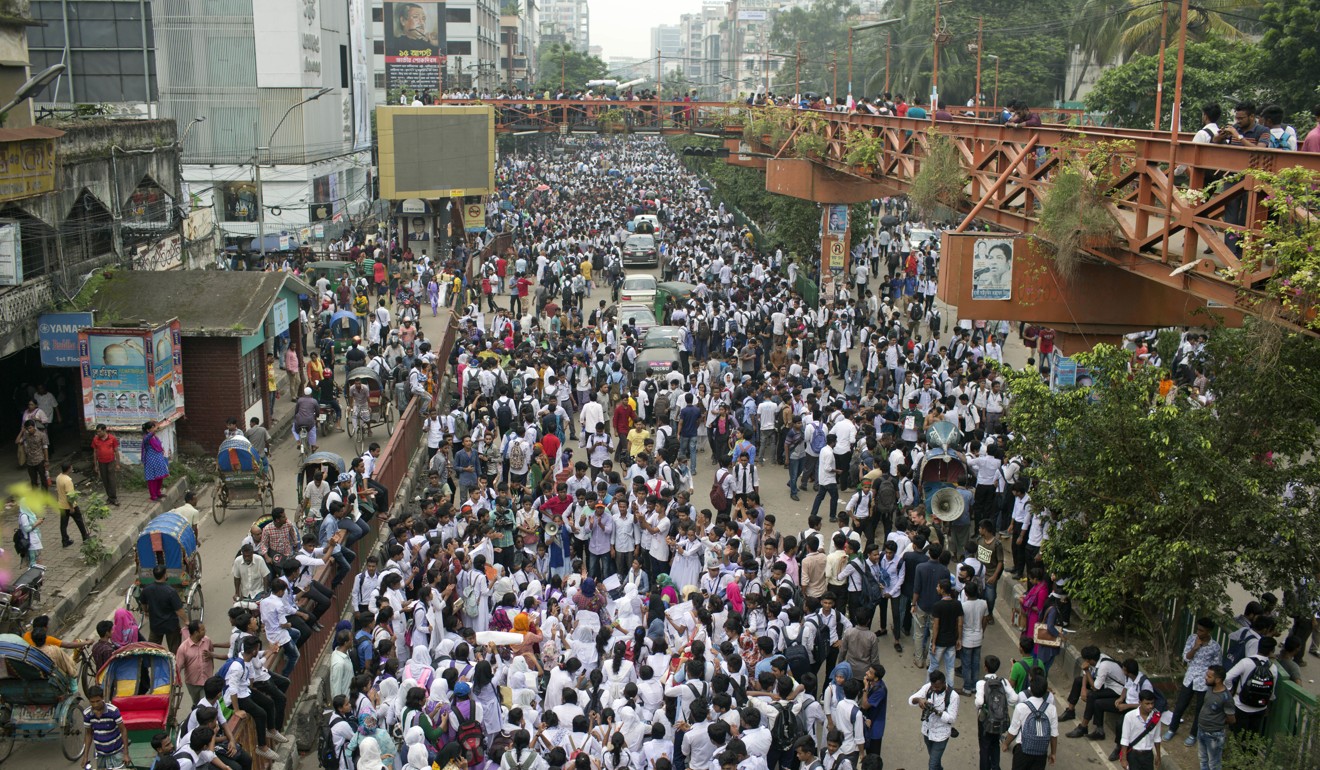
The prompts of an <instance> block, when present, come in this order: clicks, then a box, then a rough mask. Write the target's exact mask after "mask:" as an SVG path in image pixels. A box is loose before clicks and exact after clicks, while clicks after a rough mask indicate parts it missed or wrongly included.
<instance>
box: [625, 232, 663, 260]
mask: <svg viewBox="0 0 1320 770" xmlns="http://www.w3.org/2000/svg"><path fill="white" fill-rule="evenodd" d="M623 266H624V267H632V266H640V267H659V266H660V248H659V246H658V244H657V243H656V240H655V236H654V235H646V234H635V235H630V236H628V240H626V241H624V242H623Z"/></svg>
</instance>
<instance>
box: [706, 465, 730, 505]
mask: <svg viewBox="0 0 1320 770" xmlns="http://www.w3.org/2000/svg"><path fill="white" fill-rule="evenodd" d="M720 470H724V469H723V468H721V469H720ZM728 477H729V472H728V471H724V475H723V476H721V475H720V474H718V473H716V474H715V479H714V480H713V481H711V483H710V504H711V506H713V507H714V508H715V510H717V511H722V510H724V509H725V508H728V507H729V497H728V495H726V494H724V484H723V481H724V479H726V478H728Z"/></svg>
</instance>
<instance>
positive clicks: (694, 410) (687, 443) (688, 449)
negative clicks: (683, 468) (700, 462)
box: [678, 393, 701, 476]
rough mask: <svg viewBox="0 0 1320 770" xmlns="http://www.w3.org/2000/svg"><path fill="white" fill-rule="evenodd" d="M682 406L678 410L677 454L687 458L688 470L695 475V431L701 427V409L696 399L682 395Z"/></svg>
mask: <svg viewBox="0 0 1320 770" xmlns="http://www.w3.org/2000/svg"><path fill="white" fill-rule="evenodd" d="M683 402H684V406H683V408H682V409H680V410H678V454H679V456H680V457H686V458H688V468H689V469H691V471H692V475H693V476H696V475H697V430H698V429H699V428H700V427H701V407H699V406H697V405H696V397H695V396H693V395H692V394H691V393H685V394H683Z"/></svg>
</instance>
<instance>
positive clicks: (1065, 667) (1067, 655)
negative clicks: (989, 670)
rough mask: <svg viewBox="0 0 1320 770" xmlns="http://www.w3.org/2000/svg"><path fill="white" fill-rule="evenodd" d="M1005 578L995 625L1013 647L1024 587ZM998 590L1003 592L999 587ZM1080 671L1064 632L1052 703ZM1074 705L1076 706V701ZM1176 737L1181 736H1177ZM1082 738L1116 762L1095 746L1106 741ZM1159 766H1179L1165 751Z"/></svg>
mask: <svg viewBox="0 0 1320 770" xmlns="http://www.w3.org/2000/svg"><path fill="white" fill-rule="evenodd" d="M1004 575H1005V576H1006V575H1008V571H1007V569H1006V570H1005V571H1004ZM1008 579H1009V580H1011V581H1012V582H1011V583H1010V584H1009V585H1010V586H1011V588H1012V590H1011V591H1008V592H1006V593H1007V594H1008V595H1009V596H1011V600H1010V601H1011V602H1012V603H1011V604H1009V603H1007V602H1006V601H1004V600H1008V599H1009V597H1008V596H1002V597H998V598H996V600H995V626H996V627H997V628H999V630H1000V632H1001V633H1003V634H1004V635H1005V636H1008V637H1009V638H1010V639H1011V640H1012V643H1013V648H1014V649H1015V650H1016V649H1017V643H1018V635H1017V633H1016V628H1015V627H1014V626H1013V624H1012V612H1013V609H1012V608H1013V606H1014V605H1015V604H1017V603H1018V602H1019V601H1020V600H1021V599H1022V596H1023V595H1024V594H1026V592H1027V591H1026V587H1025V585H1026V584H1024V583H1019V582H1018V581H1016V580H1012V578H1011V577H1009V578H1008ZM1003 580H1004V577H1003V576H1001V577H1000V588H1001V589H1002V588H1003V585H1004V584H1003ZM1001 593H1003V592H1002V591H1001ZM1001 608H1002V609H1004V610H1005V612H1000V610H1001ZM1065 671H1066V672H1067V673H1066V674H1065V673H1064V672H1065ZM1081 673H1082V651H1081V650H1079V649H1077V647H1076V645H1074V644H1073V643H1072V642H1070V641H1068V639H1067V637H1066V636H1065V637H1064V640H1063V647H1061V648H1060V649H1059V655H1058V657H1057V658H1055V659H1054V664H1053V665H1052V666H1050V676H1049V678H1050V690H1051V692H1052V693H1054V698H1055V702H1056V703H1060V702H1062V701H1063V700H1065V699H1066V694H1067V693H1068V691H1069V690H1070V689H1072V680H1073V679H1074V678H1075V677H1077V676H1078V675H1079V674H1081ZM1060 693H1063V694H1064V695H1063V696H1062V697H1061V696H1060ZM1078 705H1079V706H1080V704H1078ZM1060 713H1062V712H1060ZM1061 731H1062V728H1061ZM1179 737H1180V738H1181V736H1179ZM1059 740H1060V741H1064V740H1067V739H1066V738H1064V737H1063V736H1062V735H1060V736H1059ZM1084 742H1085V743H1087V744H1089V745H1091V746H1093V747H1096V756H1097V758H1098V759H1099V762H1100V763H1101V764H1102V765H1104V766H1107V767H1118V766H1119V764H1118V763H1117V762H1110V761H1109V759H1108V754H1106V753H1105V752H1104V751H1102V750H1101V749H1100V748H1099V746H1100V745H1105V746H1108V745H1109V743H1108V741H1101V742H1099V744H1097V743H1096V742H1093V741H1089V740H1087V741H1084ZM1160 767H1162V768H1164V770H1182V768H1181V766H1180V765H1179V764H1178V761H1177V760H1176V759H1174V758H1173V757H1171V756H1170V752H1167V751H1166V752H1163V753H1162V754H1161V756H1160Z"/></svg>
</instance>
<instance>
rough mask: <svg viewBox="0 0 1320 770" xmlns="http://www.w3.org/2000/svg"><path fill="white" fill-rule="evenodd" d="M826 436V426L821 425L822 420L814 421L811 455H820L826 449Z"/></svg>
mask: <svg viewBox="0 0 1320 770" xmlns="http://www.w3.org/2000/svg"><path fill="white" fill-rule="evenodd" d="M826 435H827V434H826V433H825V426H824V425H822V424H821V422H820V420H812V422H811V453H812V454H817V455H818V454H820V451H821V450H822V449H824V448H825V437H826Z"/></svg>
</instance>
